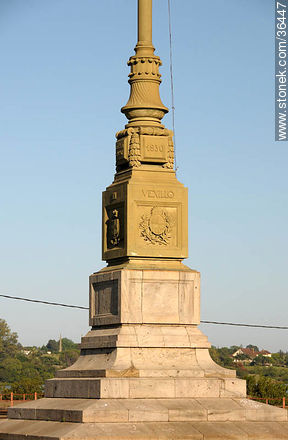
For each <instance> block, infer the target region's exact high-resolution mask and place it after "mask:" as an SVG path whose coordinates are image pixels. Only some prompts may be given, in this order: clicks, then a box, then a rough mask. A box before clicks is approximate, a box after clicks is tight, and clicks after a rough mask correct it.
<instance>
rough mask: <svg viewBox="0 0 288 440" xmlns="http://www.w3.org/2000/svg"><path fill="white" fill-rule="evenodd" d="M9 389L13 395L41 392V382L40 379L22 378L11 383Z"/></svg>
mask: <svg viewBox="0 0 288 440" xmlns="http://www.w3.org/2000/svg"><path fill="white" fill-rule="evenodd" d="M11 389H12V390H13V392H14V393H15V394H32V393H42V392H43V381H42V380H41V379H40V378H35V377H34V378H31V377H24V378H22V379H21V380H20V381H19V382H18V381H17V382H16V383H13V384H12V385H11Z"/></svg>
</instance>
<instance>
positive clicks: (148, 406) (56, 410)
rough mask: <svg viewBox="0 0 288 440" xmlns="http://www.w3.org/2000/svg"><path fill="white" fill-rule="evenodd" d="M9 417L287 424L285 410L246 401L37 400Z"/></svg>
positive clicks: (91, 421)
mask: <svg viewBox="0 0 288 440" xmlns="http://www.w3.org/2000/svg"><path fill="white" fill-rule="evenodd" d="M8 415H9V418H11V419H23V420H49V421H55V422H73V423H129V422H137V423H138V422H149V421H150V422H152V421H153V422H187V421H189V422H192V421H211V422H212V421H223V422H224V421H257V422H260V421H266V422H267V421H271V422H275V421H278V422H280V421H282V422H284V421H287V410H283V409H281V408H277V407H274V406H270V405H265V404H263V403H258V402H255V401H252V400H248V399H231V398H221V399H219V398H198V399H176V400H175V399H116V400H115V399H100V400H97V399H95V400H94V399H93V400H92V399H46V398H45V399H40V400H36V401H32V402H26V403H25V404H20V405H18V406H17V407H14V408H9V414H8Z"/></svg>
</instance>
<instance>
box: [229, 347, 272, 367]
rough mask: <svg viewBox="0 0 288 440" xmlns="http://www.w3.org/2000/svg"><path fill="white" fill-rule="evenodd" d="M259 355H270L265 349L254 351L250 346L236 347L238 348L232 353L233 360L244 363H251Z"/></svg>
mask: <svg viewBox="0 0 288 440" xmlns="http://www.w3.org/2000/svg"><path fill="white" fill-rule="evenodd" d="M259 355H262V356H264V357H269V358H270V357H271V356H272V354H271V353H270V352H269V351H267V350H261V351H255V350H253V349H252V348H238V350H236V351H235V352H234V353H233V354H232V356H233V358H234V362H242V363H245V364H251V362H253V361H254V359H255V358H256V357H257V356H259Z"/></svg>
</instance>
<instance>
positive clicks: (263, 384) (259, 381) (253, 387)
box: [246, 376, 287, 403]
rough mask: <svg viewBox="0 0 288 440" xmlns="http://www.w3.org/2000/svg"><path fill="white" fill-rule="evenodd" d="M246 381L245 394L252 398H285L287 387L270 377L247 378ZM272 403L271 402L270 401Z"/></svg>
mask: <svg viewBox="0 0 288 440" xmlns="http://www.w3.org/2000/svg"><path fill="white" fill-rule="evenodd" d="M246 380H247V394H248V395H249V396H253V397H261V398H269V397H270V398H277V397H278V398H279V402H280V401H281V399H282V397H284V396H287V385H286V384H284V383H281V382H278V381H276V380H273V379H271V378H270V377H264V376H248V377H247V378H246ZM271 403H273V401H271Z"/></svg>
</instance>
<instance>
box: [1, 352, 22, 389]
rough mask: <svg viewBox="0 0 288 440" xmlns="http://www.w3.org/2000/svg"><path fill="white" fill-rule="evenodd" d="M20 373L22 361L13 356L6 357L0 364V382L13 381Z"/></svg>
mask: <svg viewBox="0 0 288 440" xmlns="http://www.w3.org/2000/svg"><path fill="white" fill-rule="evenodd" d="M21 374H22V363H21V362H20V361H19V360H18V359H15V358H11V357H9V358H8V357H7V358H5V359H4V360H3V361H2V362H1V364H0V382H8V383H11V382H14V381H16V380H17V379H18V378H19V377H20V376H21Z"/></svg>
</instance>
